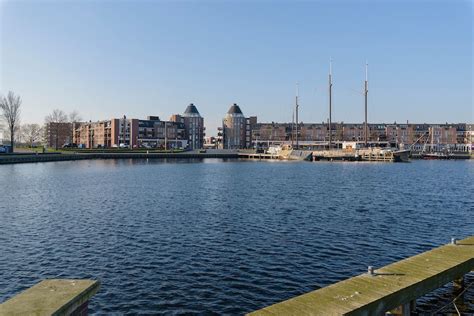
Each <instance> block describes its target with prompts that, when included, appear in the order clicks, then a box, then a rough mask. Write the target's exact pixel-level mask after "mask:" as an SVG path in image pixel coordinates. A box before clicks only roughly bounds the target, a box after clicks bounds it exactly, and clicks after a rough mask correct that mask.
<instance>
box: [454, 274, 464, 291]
mask: <svg viewBox="0 0 474 316" xmlns="http://www.w3.org/2000/svg"><path fill="white" fill-rule="evenodd" d="M453 284H454V290H455V291H462V290H464V276H462V277H460V278H458V279H455V280H454V281H453Z"/></svg>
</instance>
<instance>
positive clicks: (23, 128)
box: [0, 91, 81, 151]
mask: <svg viewBox="0 0 474 316" xmlns="http://www.w3.org/2000/svg"><path fill="white" fill-rule="evenodd" d="M21 105H22V100H21V97H20V96H19V95H16V94H15V93H13V92H12V91H9V92H8V94H7V95H6V96H4V95H0V130H1V129H3V130H4V137H5V138H7V139H8V140H9V141H10V145H11V146H12V151H13V150H14V147H15V144H16V143H18V142H20V143H24V144H26V145H27V146H29V147H33V146H34V145H35V144H44V143H47V139H46V137H47V135H46V134H47V129H46V125H47V124H49V126H50V130H49V133H51V134H52V135H53V138H55V148H56V149H58V147H59V146H61V145H62V144H59V143H58V137H59V133H60V128H61V124H56V123H71V128H70V131H68V132H69V133H70V139H71V142H72V138H73V129H72V123H77V122H79V121H81V116H80V115H79V113H78V112H77V111H72V112H71V113H69V114H66V113H65V112H64V111H62V110H60V109H55V110H53V111H52V112H51V113H50V114H48V115H47V116H46V117H45V119H44V123H45V124H44V125H40V124H21ZM2 123H3V124H2Z"/></svg>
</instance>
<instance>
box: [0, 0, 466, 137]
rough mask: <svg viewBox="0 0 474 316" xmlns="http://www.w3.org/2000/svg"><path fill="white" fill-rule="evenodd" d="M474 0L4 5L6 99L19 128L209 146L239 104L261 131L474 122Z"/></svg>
mask: <svg viewBox="0 0 474 316" xmlns="http://www.w3.org/2000/svg"><path fill="white" fill-rule="evenodd" d="M472 28H473V4H472V1H461V0H454V1H453V0H449V1H448V0H446V1H357V0H356V1H341V0H339V1H338V0H335V1H280V0H275V1H264V0H255V1H244V0H240V1H237V0H234V1H150V0H147V1H144V0H143V1H140V0H138V1H100V0H95V1H94V0H84V1H68V0H64V1H41V0H35V1H33V0H29V1H28V0H16V1H7V0H0V94H6V93H7V92H8V91H10V90H11V91H13V92H15V93H17V94H19V95H20V96H21V97H22V100H23V104H22V122H23V123H42V122H43V121H44V117H45V116H46V115H47V114H48V113H50V112H51V111H52V110H53V109H56V108H58V109H62V110H64V111H65V112H71V111H73V110H76V111H78V112H79V113H80V114H81V116H82V118H83V119H84V120H92V121H95V120H104V119H110V118H112V117H121V116H123V115H127V117H131V118H146V117H147V116H148V115H158V116H160V118H162V119H168V118H169V117H170V115H171V114H174V113H182V112H184V110H185V108H186V106H187V105H188V104H189V103H191V102H192V103H194V104H195V105H196V106H197V108H198V110H199V111H200V113H201V115H202V116H203V117H204V119H205V125H206V129H207V130H206V133H207V135H215V134H216V128H217V126H219V125H221V122H222V118H223V117H224V115H225V113H226V112H227V110H228V109H229V107H230V106H231V104H233V103H237V104H239V105H240V107H241V109H242V111H243V113H244V114H245V115H246V116H253V115H256V116H258V121H261V122H272V121H275V122H289V121H291V117H292V111H293V108H294V102H295V93H296V92H295V90H296V89H295V85H296V83H297V82H298V85H299V94H300V97H299V100H300V102H299V103H300V115H299V116H300V120H301V121H302V122H322V121H326V120H327V118H328V113H329V111H328V87H327V82H328V70H329V60H330V59H332V60H333V66H332V69H333V113H332V117H333V121H338V122H341V121H343V122H362V121H363V119H364V99H363V94H362V93H363V84H364V77H365V71H364V67H365V63H366V61H367V62H368V64H369V101H368V102H369V115H368V117H369V122H374V123H375V122H385V123H393V122H399V123H401V122H406V121H407V120H409V121H410V122H419V123H423V122H432V123H444V122H473V121H474V106H473V81H472V77H473V72H474V71H473V70H474V68H473V63H472V53H473V34H472V32H473V31H472Z"/></svg>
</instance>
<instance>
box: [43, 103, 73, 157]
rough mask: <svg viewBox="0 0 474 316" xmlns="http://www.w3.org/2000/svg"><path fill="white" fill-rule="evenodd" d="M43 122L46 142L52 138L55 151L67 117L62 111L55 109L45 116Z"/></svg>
mask: <svg viewBox="0 0 474 316" xmlns="http://www.w3.org/2000/svg"><path fill="white" fill-rule="evenodd" d="M44 120H45V122H46V132H47V133H48V134H49V136H48V141H50V139H51V136H52V137H53V138H54V147H55V148H56V150H57V149H58V146H59V138H60V134H62V131H63V130H64V123H67V122H68V117H67V115H66V113H64V111H62V110H59V109H56V110H53V112H52V113H51V114H49V115H47V116H46V117H45V119H44ZM68 135H69V134H68Z"/></svg>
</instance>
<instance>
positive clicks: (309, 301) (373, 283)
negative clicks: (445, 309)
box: [248, 236, 474, 316]
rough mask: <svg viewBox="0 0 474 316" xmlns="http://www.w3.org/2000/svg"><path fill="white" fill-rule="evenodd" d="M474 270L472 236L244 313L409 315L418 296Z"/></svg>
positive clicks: (254, 315)
mask: <svg viewBox="0 0 474 316" xmlns="http://www.w3.org/2000/svg"><path fill="white" fill-rule="evenodd" d="M473 269H474V236H471V237H469V238H466V239H464V240H460V241H456V240H452V242H451V244H447V245H444V246H441V247H438V248H435V249H433V250H430V251H427V252H424V253H422V254H419V255H416V256H413V257H410V258H407V259H404V260H401V261H398V262H395V263H392V264H390V265H387V266H385V267H382V268H379V269H374V268H372V267H369V268H368V272H367V273H364V274H361V275H358V276H356V277H352V278H350V279H347V280H344V281H341V282H338V283H335V284H333V285H330V286H327V287H324V288H321V289H319V290H315V291H312V292H309V293H307V294H303V295H301V296H297V297H295V298H292V299H289V300H287V301H283V302H281V303H277V304H274V305H271V306H269V307H265V308H263V309H261V310H258V311H255V312H252V313H249V314H248V315H251V316H270V315H384V314H385V313H386V312H389V311H392V314H398V315H410V311H412V310H413V308H414V305H415V301H416V299H417V298H419V297H421V296H423V295H425V294H427V293H430V292H432V291H433V290H436V289H438V288H440V287H442V286H443V285H445V284H447V283H449V282H451V281H454V282H455V283H456V284H458V286H460V287H461V286H462V283H463V282H462V278H463V276H464V275H465V274H467V273H469V272H470V271H472V270H473ZM394 310H395V311H394Z"/></svg>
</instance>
